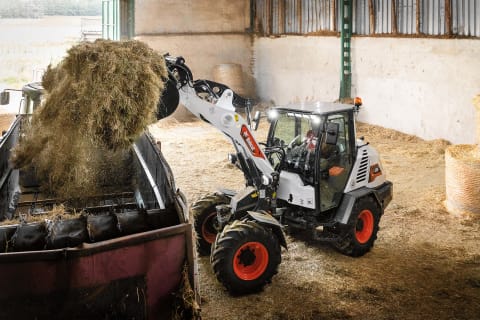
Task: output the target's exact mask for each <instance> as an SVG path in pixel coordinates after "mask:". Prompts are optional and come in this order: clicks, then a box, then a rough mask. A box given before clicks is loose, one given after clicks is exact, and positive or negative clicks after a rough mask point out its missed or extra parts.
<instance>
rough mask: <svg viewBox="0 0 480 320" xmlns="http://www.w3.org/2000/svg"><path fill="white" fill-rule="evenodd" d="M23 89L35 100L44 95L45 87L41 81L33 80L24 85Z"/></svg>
mask: <svg viewBox="0 0 480 320" xmlns="http://www.w3.org/2000/svg"><path fill="white" fill-rule="evenodd" d="M22 91H23V92H24V93H26V94H28V95H29V96H30V97H31V98H32V99H33V100H36V99H38V98H39V97H40V96H41V95H42V92H43V87H42V84H41V83H40V82H32V83H29V84H26V85H24V86H23V88H22Z"/></svg>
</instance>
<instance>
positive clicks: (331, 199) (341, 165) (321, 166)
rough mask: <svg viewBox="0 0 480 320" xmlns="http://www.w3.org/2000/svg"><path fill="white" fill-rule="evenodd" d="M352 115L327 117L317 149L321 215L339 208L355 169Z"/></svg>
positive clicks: (342, 113) (344, 113)
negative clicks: (351, 173)
mask: <svg viewBox="0 0 480 320" xmlns="http://www.w3.org/2000/svg"><path fill="white" fill-rule="evenodd" d="M350 117H351V113H350V112H339V113H332V114H329V115H327V117H326V121H325V123H324V125H323V129H322V134H321V140H320V146H319V149H318V160H319V161H317V166H318V167H317V181H318V188H319V197H320V199H319V203H320V211H321V212H323V211H326V210H329V209H332V208H336V207H337V206H338V205H339V204H340V201H341V199H342V196H343V190H344V189H345V186H346V183H347V180H348V176H349V175H350V171H351V169H352V165H353V148H354V145H353V144H352V138H353V121H351V119H350Z"/></svg>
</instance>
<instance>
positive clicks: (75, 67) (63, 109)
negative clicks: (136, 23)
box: [12, 40, 168, 198]
mask: <svg viewBox="0 0 480 320" xmlns="http://www.w3.org/2000/svg"><path fill="white" fill-rule="evenodd" d="M167 77H168V74H167V69H166V65H165V61H164V59H163V57H162V56H161V55H159V54H158V53H156V52H155V51H153V50H152V49H151V48H149V47H148V46H147V45H146V44H144V43H142V42H139V41H123V42H116V41H109V40H97V41H95V42H94V43H88V42H85V43H81V44H79V45H76V46H74V47H72V48H71V49H70V50H68V52H67V56H66V57H65V58H64V59H63V60H62V61H61V62H60V64H58V65H57V66H55V67H52V66H49V67H48V69H47V71H46V73H45V75H44V77H43V79H42V84H43V87H44V89H45V93H46V99H45V101H44V102H43V104H42V106H41V107H40V108H39V109H38V110H36V111H35V113H34V115H33V117H32V122H31V125H30V127H29V128H28V129H27V130H26V134H25V136H24V138H23V139H22V140H21V141H20V143H19V145H18V147H17V148H15V150H14V155H13V158H12V160H13V163H14V165H15V167H17V168H26V167H29V166H32V165H34V166H35V167H36V172H37V178H38V179H39V181H41V183H42V186H43V187H44V188H45V190H44V191H46V192H48V193H51V194H54V195H56V196H59V197H62V198H78V197H84V196H89V195H92V194H93V193H95V192H97V191H98V186H99V184H101V181H105V180H109V178H111V177H117V176H116V174H117V173H118V170H117V172H116V173H115V174H113V172H109V170H108V168H109V167H110V168H111V167H115V166H114V165H106V164H111V161H123V162H124V165H127V163H128V161H125V159H124V157H118V154H117V152H120V151H121V150H123V149H125V148H127V147H129V146H130V145H131V143H132V142H133V141H134V140H135V139H136V138H137V137H138V136H139V135H140V134H141V133H142V132H143V130H144V129H145V128H146V127H147V125H148V124H150V123H152V122H153V121H155V111H156V107H157V103H158V101H159V98H160V96H161V93H162V91H163V89H164V81H165V80H166V79H167ZM105 168H107V169H105ZM122 171H123V172H128V170H122Z"/></svg>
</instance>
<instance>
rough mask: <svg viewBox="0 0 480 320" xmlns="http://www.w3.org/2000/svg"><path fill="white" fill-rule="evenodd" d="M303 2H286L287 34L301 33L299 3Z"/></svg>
mask: <svg viewBox="0 0 480 320" xmlns="http://www.w3.org/2000/svg"><path fill="white" fill-rule="evenodd" d="M301 1H302V0H286V1H285V33H300V31H301V28H300V19H299V18H300V13H299V12H298V9H299V2H300V3H301Z"/></svg>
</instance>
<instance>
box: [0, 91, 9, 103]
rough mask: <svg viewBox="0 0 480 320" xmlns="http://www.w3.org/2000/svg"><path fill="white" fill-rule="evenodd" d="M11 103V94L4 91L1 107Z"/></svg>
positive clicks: (0, 100)
mask: <svg viewBox="0 0 480 320" xmlns="http://www.w3.org/2000/svg"><path fill="white" fill-rule="evenodd" d="M9 103H10V92H8V91H2V92H1V93H0V105H2V106H4V105H7V104H9Z"/></svg>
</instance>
